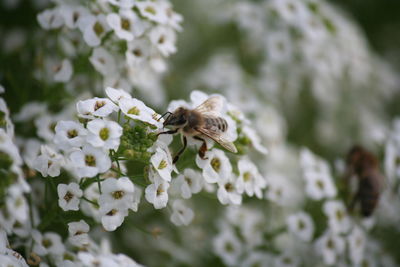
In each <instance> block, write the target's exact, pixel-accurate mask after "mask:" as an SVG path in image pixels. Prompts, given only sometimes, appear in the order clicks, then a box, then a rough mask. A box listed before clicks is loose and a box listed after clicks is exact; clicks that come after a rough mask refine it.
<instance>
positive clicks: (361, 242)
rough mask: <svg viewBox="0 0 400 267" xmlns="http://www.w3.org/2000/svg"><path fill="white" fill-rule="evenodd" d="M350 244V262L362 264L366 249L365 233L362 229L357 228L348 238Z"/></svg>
mask: <svg viewBox="0 0 400 267" xmlns="http://www.w3.org/2000/svg"><path fill="white" fill-rule="evenodd" d="M347 242H348V244H349V251H350V260H351V262H352V263H353V264H354V265H357V264H361V262H362V260H363V259H364V251H365V247H366V237H365V233H364V232H363V231H362V230H361V228H360V227H358V226H355V227H354V228H353V230H352V231H351V233H350V234H349V235H348V237H347Z"/></svg>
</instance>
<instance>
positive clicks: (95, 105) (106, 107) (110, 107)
mask: <svg viewBox="0 0 400 267" xmlns="http://www.w3.org/2000/svg"><path fill="white" fill-rule="evenodd" d="M76 109H77V111H78V115H79V116H80V117H82V118H87V119H93V118H94V117H107V116H108V115H110V114H111V113H112V112H114V111H118V107H117V106H116V105H115V104H114V103H113V102H112V101H111V100H110V99H108V98H98V97H95V98H92V99H87V100H83V101H82V100H81V101H79V102H78V103H77V104H76Z"/></svg>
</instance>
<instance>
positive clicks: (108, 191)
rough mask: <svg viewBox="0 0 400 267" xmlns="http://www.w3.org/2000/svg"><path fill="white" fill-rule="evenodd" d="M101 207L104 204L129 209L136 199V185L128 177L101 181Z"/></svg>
mask: <svg viewBox="0 0 400 267" xmlns="http://www.w3.org/2000/svg"><path fill="white" fill-rule="evenodd" d="M101 188H102V194H101V195H100V199H99V204H100V208H101V207H103V206H111V207H116V208H117V209H128V208H130V207H131V205H132V203H133V201H134V193H135V186H134V185H133V183H132V181H131V180H130V179H129V178H128V177H120V178H118V179H115V178H107V179H106V180H105V181H103V182H102V183H101Z"/></svg>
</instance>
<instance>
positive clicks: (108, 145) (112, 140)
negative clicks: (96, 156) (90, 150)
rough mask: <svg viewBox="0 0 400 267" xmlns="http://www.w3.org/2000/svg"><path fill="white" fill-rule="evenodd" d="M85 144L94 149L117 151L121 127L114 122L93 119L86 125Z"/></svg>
mask: <svg viewBox="0 0 400 267" xmlns="http://www.w3.org/2000/svg"><path fill="white" fill-rule="evenodd" d="M87 129H88V135H87V142H88V143H89V144H91V145H92V146H94V147H102V148H104V149H114V150H116V149H118V147H119V142H120V137H121V135H122V127H121V126H120V125H119V124H118V123H116V122H114V121H105V120H101V119H95V120H92V121H90V122H88V124H87Z"/></svg>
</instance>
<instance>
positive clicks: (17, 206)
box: [5, 184, 29, 231]
mask: <svg viewBox="0 0 400 267" xmlns="http://www.w3.org/2000/svg"><path fill="white" fill-rule="evenodd" d="M7 191H8V196H7V197H6V199H5V203H6V206H7V210H8V211H9V212H10V213H11V214H9V216H10V217H13V219H15V220H17V221H18V222H20V223H23V222H26V221H28V216H29V206H28V202H27V201H26V199H25V196H24V192H23V191H22V189H21V187H20V186H18V185H17V184H13V185H11V186H10V187H8V190H7ZM14 231H15V226H14Z"/></svg>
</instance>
